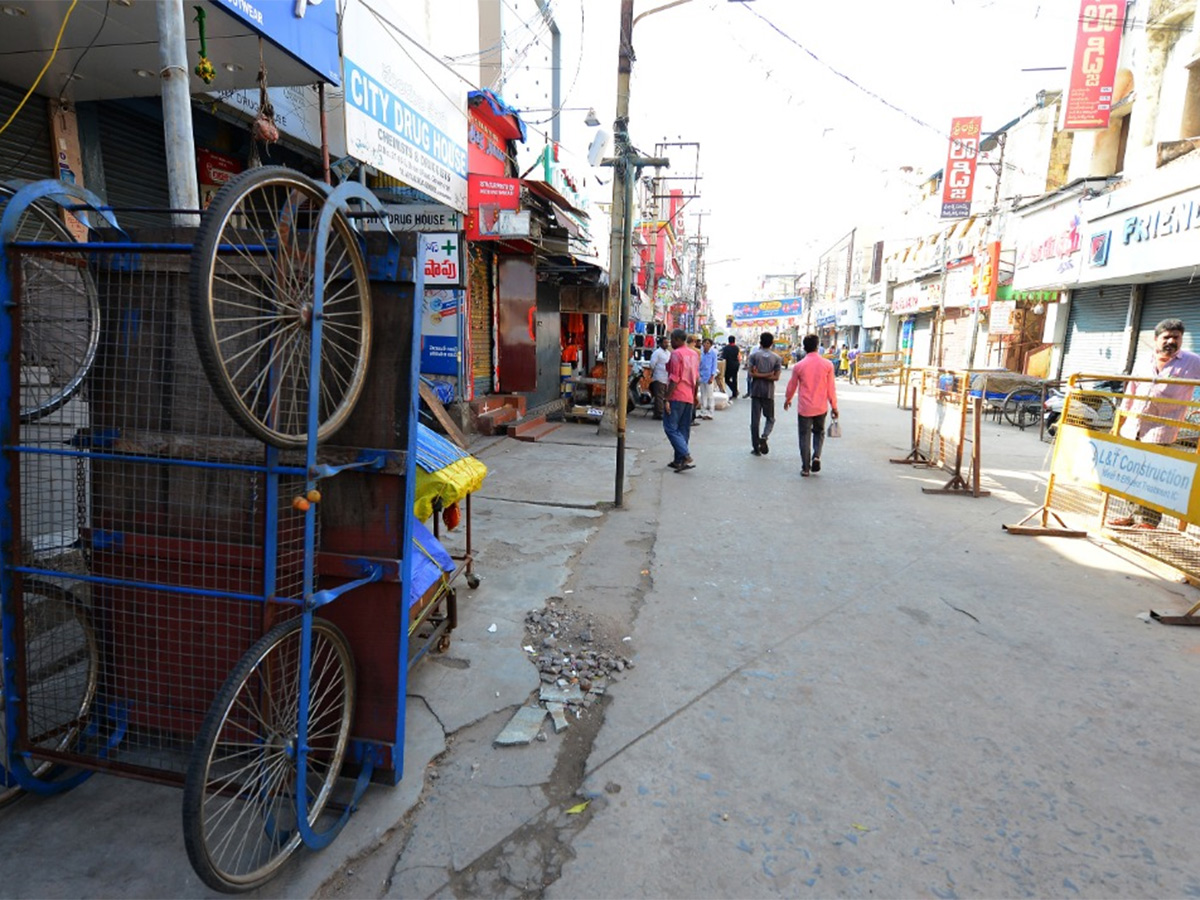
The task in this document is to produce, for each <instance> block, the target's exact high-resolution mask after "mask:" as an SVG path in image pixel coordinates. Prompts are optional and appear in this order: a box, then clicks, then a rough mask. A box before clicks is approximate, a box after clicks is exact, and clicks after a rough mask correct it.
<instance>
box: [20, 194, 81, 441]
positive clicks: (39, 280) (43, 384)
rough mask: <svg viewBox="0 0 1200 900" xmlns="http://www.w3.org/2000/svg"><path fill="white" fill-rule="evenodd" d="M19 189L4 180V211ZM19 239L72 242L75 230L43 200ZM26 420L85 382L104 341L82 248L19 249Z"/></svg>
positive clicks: (30, 211)
mask: <svg viewBox="0 0 1200 900" xmlns="http://www.w3.org/2000/svg"><path fill="white" fill-rule="evenodd" d="M14 193H16V192H15V191H14V190H13V189H12V188H11V187H9V186H7V185H3V184H0V212H2V211H3V209H4V207H5V206H6V205H7V204H8V201H9V200H10V199H11V198H12V196H13V194H14ZM17 240H19V241H36V242H42V243H46V242H54V243H73V242H74V241H75V237H74V235H72V234H71V232H70V231H68V230H67V228H66V226H65V225H63V223H62V222H61V221H60V220H59V218H58V216H57V215H55V213H54V212H53V211H51V210H49V209H47V208H46V207H44V206H42V205H41V204H38V203H34V204H33V205H31V206H29V207H28V208H26V210H25V212H24V214H23V215H22V217H21V220H20V222H19V223H18V225H17ZM20 269H21V293H20V296H19V298H18V301H19V303H20V308H19V315H20V328H21V332H20V336H21V384H20V404H21V421H22V422H29V421H32V420H34V419H39V418H41V417H42V416H45V415H48V414H50V413H52V412H54V411H55V410H56V409H58V408H59V407H61V406H62V405H63V404H64V403H66V402H67V401H68V400H70V399H71V397H73V396H74V395H75V394H76V392H78V390H79V389H80V387H82V386H83V381H84V378H85V377H86V376H87V373H88V371H89V370H90V369H91V367H92V363H93V362H94V361H95V359H96V348H97V347H98V346H99V344H100V298H99V294H98V293H97V291H96V282H95V280H94V279H93V278H92V276H91V272H90V271H89V269H88V261H87V257H86V256H85V255H84V254H83V253H82V252H76V251H71V250H55V251H53V252H36V253H31V252H23V253H21V254H20Z"/></svg>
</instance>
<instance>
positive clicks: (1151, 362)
mask: <svg viewBox="0 0 1200 900" xmlns="http://www.w3.org/2000/svg"><path fill="white" fill-rule="evenodd" d="M1183 331H1184V328H1183V322H1182V320H1180V319H1163V320H1162V321H1161V322H1159V323H1158V324H1157V325H1156V326H1154V354H1153V356H1151V357H1150V359H1148V360H1146V361H1145V362H1144V363H1139V364H1138V365H1137V366H1136V367H1135V368H1134V371H1133V374H1134V376H1135V377H1138V378H1147V379H1150V380H1149V381H1130V382H1129V383H1128V384H1126V386H1125V399H1124V400H1123V401H1122V402H1121V409H1122V411H1124V415H1123V417H1122V421H1121V431H1120V434H1121V437H1123V438H1127V439H1129V440H1131V441H1141V442H1142V443H1144V444H1173V443H1175V439H1176V438H1177V437H1178V436H1179V426H1177V425H1171V424H1169V422H1164V421H1162V420H1163V419H1169V420H1173V421H1180V420H1182V419H1183V418H1184V416H1186V415H1187V414H1188V411H1189V410H1190V409H1193V408H1194V407H1189V406H1188V405H1187V403H1186V401H1188V400H1191V399H1192V391H1193V386H1192V385H1190V384H1163V383H1161V382H1160V380H1159V379H1164V378H1186V379H1190V380H1200V355H1197V354H1195V353H1191V352H1189V351H1187V350H1184V349H1183ZM1164 401H1165V402H1164ZM1172 401H1184V402H1172ZM1161 521H1162V513H1160V512H1159V511H1158V510H1156V509H1150V508H1149V507H1147V506H1142V505H1141V504H1138V503H1135V504H1133V509H1132V510H1131V513H1130V515H1127V516H1120V517H1118V518H1115V519H1109V521H1108V524H1109V525H1111V526H1113V527H1116V528H1157V527H1158V523H1159V522H1161Z"/></svg>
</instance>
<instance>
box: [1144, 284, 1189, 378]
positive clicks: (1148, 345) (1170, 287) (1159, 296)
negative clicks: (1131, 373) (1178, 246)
mask: <svg viewBox="0 0 1200 900" xmlns="http://www.w3.org/2000/svg"><path fill="white" fill-rule="evenodd" d="M1163 319H1182V320H1183V325H1184V332H1183V349H1184V350H1191V351H1193V352H1196V350H1197V347H1200V280H1198V281H1193V280H1191V279H1187V278H1185V279H1182V280H1180V281H1163V282H1159V283H1158V284H1148V285H1146V292H1145V294H1144V295H1143V300H1142V317H1141V323H1140V325H1139V326H1138V341H1137V351H1136V353H1135V355H1134V357H1133V364H1134V366H1135V367H1136V366H1140V365H1141V364H1142V363H1144V362H1145V361H1146V360H1147V359H1149V358H1150V357H1152V356H1153V354H1154V326H1155V325H1157V324H1158V323H1159V322H1161V321H1162V320H1163Z"/></svg>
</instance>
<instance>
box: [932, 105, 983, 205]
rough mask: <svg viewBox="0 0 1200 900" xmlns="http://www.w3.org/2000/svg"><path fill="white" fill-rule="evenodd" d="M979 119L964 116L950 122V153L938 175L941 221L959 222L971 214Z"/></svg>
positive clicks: (981, 122) (981, 119)
mask: <svg viewBox="0 0 1200 900" xmlns="http://www.w3.org/2000/svg"><path fill="white" fill-rule="evenodd" d="M982 124H983V117H982V116H965V117H960V118H957V119H954V120H953V121H952V122H951V123H950V150H949V152H948V153H947V155H946V171H945V173H944V174H943V176H942V218H943V219H963V218H966V217H967V216H969V215H970V214H971V195H972V193H973V192H974V190H975V160H976V157H977V156H978V154H979V130H980V126H982Z"/></svg>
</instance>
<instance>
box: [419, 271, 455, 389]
mask: <svg viewBox="0 0 1200 900" xmlns="http://www.w3.org/2000/svg"><path fill="white" fill-rule="evenodd" d="M462 303H463V291H462V290H460V289H453V288H433V289H427V290H426V291H425V300H424V302H423V303H422V305H421V372H422V374H426V375H455V376H457V375H458V350H459V344H458V316H459V313H460V311H461V310H462Z"/></svg>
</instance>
